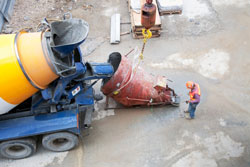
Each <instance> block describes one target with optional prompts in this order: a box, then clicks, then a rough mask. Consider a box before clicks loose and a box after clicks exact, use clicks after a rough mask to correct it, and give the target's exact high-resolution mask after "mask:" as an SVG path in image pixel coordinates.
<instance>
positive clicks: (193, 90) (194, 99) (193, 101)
mask: <svg viewBox="0 0 250 167" xmlns="http://www.w3.org/2000/svg"><path fill="white" fill-rule="evenodd" d="M186 87H187V89H190V91H189V97H190V100H188V101H186V103H187V104H189V106H188V111H187V112H188V113H189V114H190V118H188V119H194V117H195V110H196V107H197V105H198V104H199V103H200V96H201V90H200V86H199V85H198V84H197V83H194V82H193V81H188V82H187V83H186Z"/></svg>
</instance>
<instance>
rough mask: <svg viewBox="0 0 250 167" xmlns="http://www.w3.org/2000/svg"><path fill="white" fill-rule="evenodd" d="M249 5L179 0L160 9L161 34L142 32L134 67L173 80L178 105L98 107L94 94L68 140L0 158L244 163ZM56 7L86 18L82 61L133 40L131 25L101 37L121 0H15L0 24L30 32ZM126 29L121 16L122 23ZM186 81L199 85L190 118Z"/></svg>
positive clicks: (232, 0) (122, 7) (106, 163)
mask: <svg viewBox="0 0 250 167" xmlns="http://www.w3.org/2000/svg"><path fill="white" fill-rule="evenodd" d="M249 9H250V1H249V0H184V6H183V12H182V14H181V15H165V16H161V20H162V32H161V37H159V38H153V39H150V40H149V41H148V43H147V46H146V48H145V53H144V59H143V63H142V64H141V66H142V67H143V68H144V69H145V70H146V71H147V72H149V73H152V74H155V75H164V76H167V77H168V78H169V79H171V80H172V81H173V82H169V85H170V87H172V88H174V89H175V90H176V92H177V94H179V95H180V96H181V100H182V102H181V105H180V107H172V106H165V107H149V108H130V109H115V110H104V106H105V100H103V101H101V102H98V103H97V104H96V111H95V114H94V115H95V116H94V121H93V123H92V128H91V129H89V131H88V132H89V133H88V134H86V136H84V137H83V138H82V140H81V142H80V145H79V147H77V148H76V149H74V150H72V151H68V152H62V153H55V152H50V151H47V150H44V149H43V148H42V146H41V145H39V147H38V150H37V152H36V154H35V155H33V156H32V157H30V158H26V159H22V160H14V161H13V160H6V159H3V158H0V166H1V167H20V166H25V167H34V166H35V167H59V166H60V167H61V166H62V167H69V166H70V167H118V166H119V167H128V166H129V167H184V166H188V167H217V166H218V167H231V166H236V167H249V166H250V159H249V157H250V133H249V132H250V86H249V85H250V74H249V71H250V58H249V55H250V47H249V46H250V31H249V28H250V10H249ZM65 12H70V13H72V16H73V17H77V18H82V19H84V20H86V21H87V22H88V23H89V25H90V33H89V36H88V39H87V40H86V42H85V43H84V44H83V45H82V46H81V48H82V49H83V54H84V59H85V60H86V61H95V62H106V61H107V59H108V56H109V54H110V53H111V52H115V51H118V52H120V53H121V54H123V55H124V54H126V53H127V52H129V51H130V50H131V49H133V48H135V47H136V46H138V47H139V48H141V46H142V40H138V39H133V38H132V34H128V35H124V36H122V37H121V42H120V43H119V44H117V45H111V44H110V43H109V35H110V17H111V15H112V14H114V13H120V14H121V22H122V23H126V22H130V17H129V11H128V7H127V2H126V1H125V0H123V1H120V0H105V1H100V0H75V1H71V0H68V1H67V0H25V1H24V0H16V4H15V7H14V13H13V15H12V20H11V22H10V23H9V24H7V25H5V27H4V30H3V32H9V33H15V32H18V31H19V30H21V29H23V28H32V31H35V30H36V28H37V25H38V24H39V22H40V21H41V20H42V19H43V18H44V17H47V18H49V19H61V18H62V15H63V13H65ZM129 30H130V25H129V24H121V32H127V31H129ZM130 56H131V55H130ZM188 80H193V81H195V82H197V83H199V84H200V87H201V92H202V96H201V103H200V104H199V106H198V108H197V111H196V118H195V119H194V120H186V119H185V118H183V113H182V111H183V110H185V109H186V108H187V105H186V104H185V100H187V99H188V95H187V93H188V91H187V89H186V88H185V82H186V81H188ZM100 85H101V83H99V84H98V85H97V86H96V91H97V92H99V91H100ZM114 105H115V104H114V103H113V104H111V106H114Z"/></svg>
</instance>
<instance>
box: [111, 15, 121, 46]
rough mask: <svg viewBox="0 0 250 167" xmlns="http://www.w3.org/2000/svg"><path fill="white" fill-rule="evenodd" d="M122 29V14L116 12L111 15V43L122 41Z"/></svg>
mask: <svg viewBox="0 0 250 167" xmlns="http://www.w3.org/2000/svg"><path fill="white" fill-rule="evenodd" d="M120 30H121V28H120V14H114V15H112V16H111V29H110V43H112V44H115V43H119V42H120Z"/></svg>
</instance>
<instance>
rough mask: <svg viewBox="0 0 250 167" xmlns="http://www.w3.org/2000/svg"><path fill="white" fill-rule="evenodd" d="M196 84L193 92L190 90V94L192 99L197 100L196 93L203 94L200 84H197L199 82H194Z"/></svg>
mask: <svg viewBox="0 0 250 167" xmlns="http://www.w3.org/2000/svg"><path fill="white" fill-rule="evenodd" d="M194 85H195V91H193V92H191V91H190V92H189V96H190V100H191V101H192V100H195V99H194V95H195V94H198V95H199V96H200V95H201V90H200V86H199V85H198V84H197V83H195V84H194Z"/></svg>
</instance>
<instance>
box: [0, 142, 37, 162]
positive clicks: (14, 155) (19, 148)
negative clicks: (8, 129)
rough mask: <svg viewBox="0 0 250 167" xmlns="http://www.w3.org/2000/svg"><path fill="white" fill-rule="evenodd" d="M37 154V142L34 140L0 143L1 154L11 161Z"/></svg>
mask: <svg viewBox="0 0 250 167" xmlns="http://www.w3.org/2000/svg"><path fill="white" fill-rule="evenodd" d="M35 152H36V140H35V139H33V138H27V139H17V140H10V141H5V142H2V143H0V154H1V155H2V156H3V157H5V158H9V159H22V158H27V157H29V156H31V155H32V154H33V153H35Z"/></svg>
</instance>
